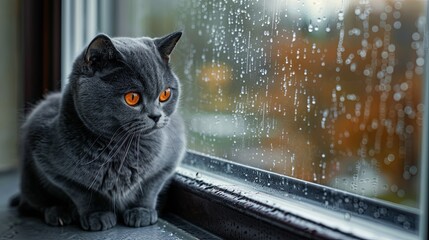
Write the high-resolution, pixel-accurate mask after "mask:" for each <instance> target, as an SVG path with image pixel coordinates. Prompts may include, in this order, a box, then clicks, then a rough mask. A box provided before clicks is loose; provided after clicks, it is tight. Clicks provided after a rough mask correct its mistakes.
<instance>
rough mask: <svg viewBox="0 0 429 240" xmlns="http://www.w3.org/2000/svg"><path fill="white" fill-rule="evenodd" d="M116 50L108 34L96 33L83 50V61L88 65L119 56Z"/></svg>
mask: <svg viewBox="0 0 429 240" xmlns="http://www.w3.org/2000/svg"><path fill="white" fill-rule="evenodd" d="M119 55H120V54H119V52H118V50H116V48H115V46H114V45H113V43H112V40H111V39H110V37H109V36H107V35H105V34H99V35H97V36H96V37H95V38H94V39H93V40H92V41H91V43H90V44H89V45H88V47H87V48H86V51H85V62H86V63H87V64H89V65H92V66H93V65H99V64H100V63H102V62H105V61H109V60H113V59H115V58H117V57H118V56H119Z"/></svg>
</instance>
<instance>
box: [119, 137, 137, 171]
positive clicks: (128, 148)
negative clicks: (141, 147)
mask: <svg viewBox="0 0 429 240" xmlns="http://www.w3.org/2000/svg"><path fill="white" fill-rule="evenodd" d="M134 136H135V133H134V134H133V136H132V137H131V140H130V141H129V143H128V146H127V149H126V150H125V153H124V156H123V157H122V160H121V165H119V169H118V173H120V172H121V169H122V166H123V165H124V162H125V159H126V157H127V155H128V151H129V150H130V146H131V143H132V142H133V140H134ZM118 176H119V174H118Z"/></svg>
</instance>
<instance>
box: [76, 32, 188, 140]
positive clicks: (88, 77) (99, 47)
mask: <svg viewBox="0 0 429 240" xmlns="http://www.w3.org/2000/svg"><path fill="white" fill-rule="evenodd" d="M181 35H182V33H181V32H175V33H172V34H169V35H167V36H165V37H161V38H155V39H152V38H147V37H142V38H110V37H108V36H106V35H104V34H100V35H98V36H96V37H95V38H94V39H93V40H92V41H91V43H90V44H89V45H88V47H87V48H86V49H85V50H84V51H83V52H82V54H81V55H80V56H79V57H78V58H77V59H76V60H75V62H74V65H73V70H72V73H71V75H70V85H71V91H72V93H73V101H74V106H75V109H76V111H77V113H78V115H79V117H80V118H81V119H82V121H83V122H84V124H85V125H86V126H87V127H88V128H89V129H90V130H92V131H94V132H95V133H97V134H105V135H111V134H114V133H115V132H117V131H119V130H121V131H123V130H126V131H128V132H142V133H145V134H149V133H151V132H154V131H156V129H160V128H162V127H164V126H166V125H167V124H168V122H169V119H170V115H171V114H172V113H173V112H174V111H175V110H176V108H177V105H178V101H179V91H180V86H179V81H178V79H177V77H176V75H175V74H174V73H173V72H172V70H171V68H170V66H169V57H170V54H171V52H172V51H173V48H174V47H175V45H176V43H177V41H178V40H179V39H180V37H181Z"/></svg>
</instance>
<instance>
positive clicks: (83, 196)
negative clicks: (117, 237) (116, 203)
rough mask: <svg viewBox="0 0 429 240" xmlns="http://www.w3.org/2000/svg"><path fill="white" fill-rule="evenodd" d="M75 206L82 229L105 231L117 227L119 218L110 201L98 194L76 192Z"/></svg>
mask: <svg viewBox="0 0 429 240" xmlns="http://www.w3.org/2000/svg"><path fill="white" fill-rule="evenodd" d="M75 204H76V208H77V212H78V214H79V222H80V226H81V227H82V229H84V230H87V231H104V230H107V229H110V228H112V227H114V226H116V223H117V217H116V214H115V213H114V212H113V211H112V207H111V206H112V205H111V202H110V200H108V199H106V198H105V197H103V196H101V195H100V194H98V193H97V192H86V191H82V192H80V194H79V192H75Z"/></svg>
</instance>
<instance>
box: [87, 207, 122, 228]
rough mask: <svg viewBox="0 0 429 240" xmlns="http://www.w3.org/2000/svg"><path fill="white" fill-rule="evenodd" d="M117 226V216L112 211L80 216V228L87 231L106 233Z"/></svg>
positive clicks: (94, 212)
mask: <svg viewBox="0 0 429 240" xmlns="http://www.w3.org/2000/svg"><path fill="white" fill-rule="evenodd" d="M115 225H116V214H115V213H113V212H110V211H93V212H87V213H84V214H82V215H81V216H80V226H81V227H82V229H84V230H87V231H104V230H107V229H110V228H112V227H114V226H115Z"/></svg>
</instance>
